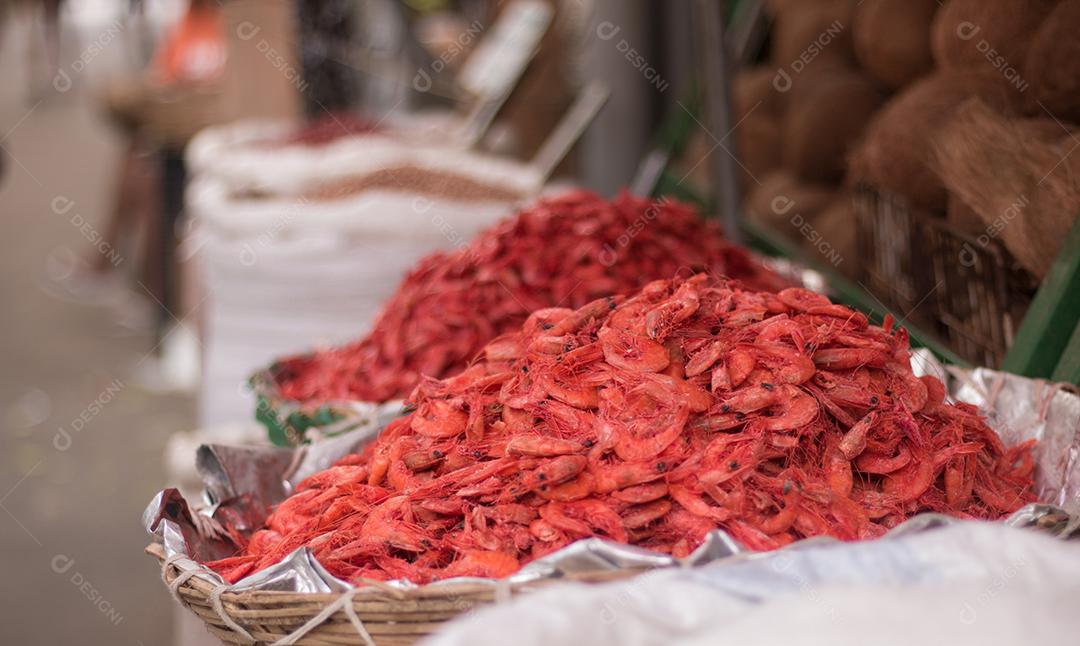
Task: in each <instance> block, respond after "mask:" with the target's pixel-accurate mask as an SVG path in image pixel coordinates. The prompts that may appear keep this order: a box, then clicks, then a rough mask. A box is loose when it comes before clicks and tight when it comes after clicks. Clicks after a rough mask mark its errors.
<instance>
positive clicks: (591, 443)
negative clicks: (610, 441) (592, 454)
mask: <svg viewBox="0 0 1080 646" xmlns="http://www.w3.org/2000/svg"><path fill="white" fill-rule="evenodd" d="M594 444H596V440H592V439H588V440H585V441H584V442H582V443H581V445H582V446H584V447H585V448H589V447H591V446H593V445H594Z"/></svg>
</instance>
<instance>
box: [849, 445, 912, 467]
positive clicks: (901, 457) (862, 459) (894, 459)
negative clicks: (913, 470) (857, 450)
mask: <svg viewBox="0 0 1080 646" xmlns="http://www.w3.org/2000/svg"><path fill="white" fill-rule="evenodd" d="M911 457H912V456H911V449H910V448H908V446H907V444H906V443H904V444H900V445H899V447H898V449H897V453H896V455H893V456H889V455H881V454H880V453H871V452H870V451H865V452H863V453H862V454H860V455H859V457H857V458H855V467H856V468H857V469H858V470H859V471H862V472H863V473H877V474H886V473H893V472H894V471H899V470H900V469H903V468H904V467H906V466H907V465H908V464H909V463H910V462H911Z"/></svg>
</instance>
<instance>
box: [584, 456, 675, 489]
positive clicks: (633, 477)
mask: <svg viewBox="0 0 1080 646" xmlns="http://www.w3.org/2000/svg"><path fill="white" fill-rule="evenodd" d="M672 466H673V465H670V464H668V463H667V462H666V461H664V460H663V459H653V460H649V461H645V462H624V463H622V464H613V465H611V466H603V467H590V468H589V470H590V471H591V472H592V474H593V476H594V477H595V478H596V492H597V493H600V494H605V493H611V492H612V491H615V490H617V489H626V488H627V487H633V486H634V485H639V484H644V483H646V482H652V481H653V480H658V479H660V478H662V477H664V474H666V473H667V472H668V471H669V470H670V469H671V467H672Z"/></svg>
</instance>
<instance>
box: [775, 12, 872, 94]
mask: <svg viewBox="0 0 1080 646" xmlns="http://www.w3.org/2000/svg"><path fill="white" fill-rule="evenodd" d="M854 8H855V2H854V0H815V1H814V2H799V3H792V4H791V5H790V6H785V7H783V9H782V10H781V11H779V12H778V13H777V14H776V19H775V23H774V24H773V29H772V52H771V54H772V57H771V60H772V63H773V64H774V65H776V66H777V67H778V68H779V69H780V70H783V71H784V72H785V73H787V74H789V75H790V76H792V77H795V76H798V75H799V74H802V73H803V72H805V71H806V70H808V69H811V68H813V67H815V66H819V65H823V64H827V62H828V61H837V60H840V61H843V62H846V63H853V62H854V60H855V57H854V53H853V51H852V46H851V19H852V15H853V13H854Z"/></svg>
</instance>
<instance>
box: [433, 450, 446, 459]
mask: <svg viewBox="0 0 1080 646" xmlns="http://www.w3.org/2000/svg"><path fill="white" fill-rule="evenodd" d="M442 456H443V452H442V451H440V450H439V449H435V450H434V451H432V452H431V457H433V458H441V457H442Z"/></svg>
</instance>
